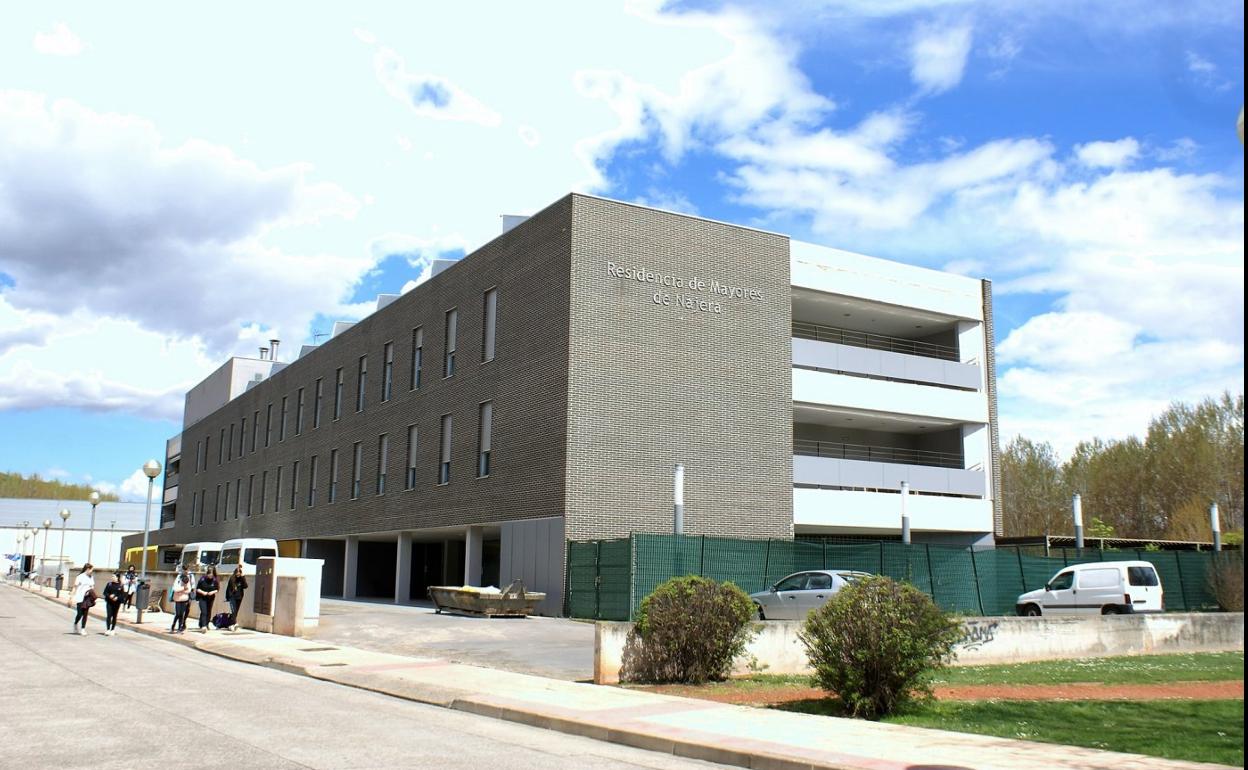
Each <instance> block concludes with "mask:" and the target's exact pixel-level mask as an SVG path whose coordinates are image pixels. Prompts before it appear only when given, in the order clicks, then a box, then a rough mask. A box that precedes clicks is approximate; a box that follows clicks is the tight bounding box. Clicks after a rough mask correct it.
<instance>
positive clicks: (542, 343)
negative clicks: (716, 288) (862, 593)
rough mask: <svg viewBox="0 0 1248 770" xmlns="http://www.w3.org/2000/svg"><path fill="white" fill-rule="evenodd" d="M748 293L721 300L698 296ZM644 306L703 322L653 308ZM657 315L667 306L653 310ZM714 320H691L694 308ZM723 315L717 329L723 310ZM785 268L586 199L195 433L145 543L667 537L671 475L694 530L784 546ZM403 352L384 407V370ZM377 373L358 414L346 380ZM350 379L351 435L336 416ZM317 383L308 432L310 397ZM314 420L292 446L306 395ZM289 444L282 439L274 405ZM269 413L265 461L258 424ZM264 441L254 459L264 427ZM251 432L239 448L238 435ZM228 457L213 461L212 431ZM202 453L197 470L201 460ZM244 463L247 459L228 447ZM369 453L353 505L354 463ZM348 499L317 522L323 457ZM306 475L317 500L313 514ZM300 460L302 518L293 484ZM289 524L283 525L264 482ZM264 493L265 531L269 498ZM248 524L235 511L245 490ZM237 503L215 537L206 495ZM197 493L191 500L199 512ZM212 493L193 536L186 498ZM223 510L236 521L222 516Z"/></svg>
mask: <svg viewBox="0 0 1248 770" xmlns="http://www.w3.org/2000/svg"><path fill="white" fill-rule="evenodd" d="M608 261H610V262H612V263H615V264H618V265H619V266H621V268H642V269H645V270H651V271H655V272H657V273H663V274H671V275H675V276H678V277H680V278H681V279H682V280H688V279H689V278H691V277H698V278H701V279H702V280H704V281H706V282H707V283H708V286H706V287H704V288H702V289H701V290H698V289H695V290H693V291H689V290H688V289H681V288H676V287H664V286H662V285H656V284H653V283H649V282H644V281H643V282H638V281H635V280H628V279H624V278H619V277H616V276H614V275H611V274H609V273H608V270H607V262H608ZM711 281H718V282H720V283H722V284H726V285H728V286H730V287H741V288H743V289H745V290H746V291H747V292H748V291H754V292H757V295H755V296H749V295H747V296H723V295H719V294H715V293H713V291H712V289H711V287H710V286H709V283H710V282H711ZM491 288H496V289H497V291H498V321H497V343H496V356H495V359H494V360H493V361H490V362H482V361H481V357H482V355H481V354H482V319H483V312H482V310H483V298H484V294H485V292H486V291H487V290H489V289H491ZM656 290H662V291H663V292H664V293H668V294H671V295H673V297H672V298H670V300H669V301H670V302H672V303H675V302H677V300H676V299H675V295H688V296H689V297H692V298H693V301H694V303H695V305H694V306H693V307H694V309H684V308H682V307H680V306H678V305H676V304H668V305H663V304H655V302H654V300H653V295H654V293H655V291H656ZM661 300H662V298H661ZM698 302H705V303H707V304H706V305H703V306H701V309H698V306H697V304H696V303H698ZM711 303H714V305H715V306H718V309H719V312H715V310H714V307H713V306H712V304H711ZM451 308H457V309H458V311H459V329H458V345H457V351H456V372H455V375H454V376H453V377H450V378H445V379H444V378H443V377H442V366H443V355H444V332H443V328H444V321H445V313H446V311H447V310H449V309H451ZM789 326H790V311H789V253H788V241H787V239H786V238H784V237H783V236H779V235H773V234H768V233H764V232H760V231H756V230H750V229H747V228H742V227H735V226H731V225H726V224H719V223H714V222H708V221H706V220H701V219H697V218H692V217H684V216H680V215H676V214H670V213H664V212H659V211H654V210H650V209H646V208H641V207H637V206H631V205H627V204H622V203H616V202H611V201H606V200H602V199H598V198H592V197H587V196H580V195H571V196H567V197H565V198H563V199H561V200H560V201H558V202H556V203H555V204H553V205H551V206H550V207H548V208H547V209H545V210H543V211H542V212H540V213H538V214H536V215H534V216H533V217H531V218H529V219H528V220H527V221H525V222H524V223H522V224H520V225H519V226H517V227H516V228H514V229H512V230H510V231H509V232H507V233H506V234H504V235H502V236H500V237H498V238H496V239H494V240H493V241H491V242H490V243H488V244H486V245H485V246H483V247H482V248H480V249H478V250H477V251H475V252H473V253H472V254H471V255H469V256H467V257H465V258H464V259H463V260H461V261H460V262H459V263H457V264H456V265H454V266H452V267H450V268H448V269H447V270H446V271H444V272H442V273H441V274H439V275H437V276H434V277H433V278H431V279H430V280H429V281H427V282H426V283H424V284H422V285H421V286H418V287H416V288H415V289H413V290H412V291H410V292H408V293H407V294H405V295H403V296H401V297H400V298H398V299H397V300H395V301H394V302H393V303H391V304H390V305H388V306H386V307H385V308H383V309H381V310H379V311H377V312H375V313H373V314H372V315H370V316H368V317H366V318H365V319H363V320H362V321H360V322H359V323H358V324H356V325H355V326H353V327H351V328H350V329H348V330H347V331H345V332H343V333H341V334H339V335H338V336H336V337H334V338H332V339H330V340H327V341H326V342H325V343H324V344H322V345H321V346H320V347H318V348H317V349H315V350H313V351H312V352H310V353H309V354H308V355H306V356H304V357H303V358H300V359H299V360H296V361H294V362H292V363H290V364H289V365H288V366H286V367H285V368H284V369H282V370H281V371H280V372H278V373H276V374H274V375H272V376H271V377H269V378H268V379H267V380H265V381H263V382H261V383H259V384H258V385H256V386H254V387H252V388H251V389H250V390H248V391H247V392H246V393H244V394H243V395H241V396H239V397H237V398H235V399H234V400H233V401H231V402H230V403H228V404H226V405H225V406H224V407H222V408H220V409H218V410H217V411H215V412H213V413H212V414H210V415H209V416H207V417H205V418H204V419H202V420H200V421H199V422H197V423H196V424H194V425H192V426H191V427H189V428H187V429H186V430H185V432H184V434H183V437H182V458H183V459H182V465H181V473H180V486H179V497H178V502H177V513H176V525H175V527H174V528H172V529H167V530H160V531H157V532H153V533H152V535H153V536H152V542H153V543H157V544H166V543H187V542H194V541H202V540H225V539H228V538H231V537H242V536H249V537H273V538H277V539H296V538H323V537H336V536H342V535H346V534H355V535H367V534H368V533H381V532H394V531H397V530H416V529H425V528H434V527H444V526H446V527H450V526H458V525H464V524H477V523H491V522H503V521H515V520H521V519H533V518H542V517H550V516H566V517H567V518H566V527H567V529H566V531H567V537H568V538H569V539H583V538H591V537H609V536H615V535H622V534H626V533H627V532H629V531H667V530H669V529H670V527H671V503H672V500H671V470H672V467H671V466H672V464H673V463H675V462H683V463H684V464H685V466H686V468H687V482H686V509H687V513H686V531H688V532H690V533H692V534H701V533H706V534H722V535H732V536H752V537H767V536H771V537H787V536H790V535H791V534H792V484H791V465H792V453H791V446H790V442H791V429H792V411H791V409H792V406H791V385H790V367H789V355H790V353H789ZM417 327H421V328H423V330H424V359H423V371H422V382H421V387H420V388H419V389H418V390H414V391H413V390H409V387H408V380H409V370H410V365H411V339H412V332H413V329H415V328H417ZM387 342H392V343H393V346H394V366H393V380H392V397H391V399H390V400H389V401H387V402H383V401H382V397H381V396H382V378H383V350H384V346H385V344H386V343H387ZM365 355H366V356H367V357H368V359H367V360H368V377H367V382H366V386H365V393H366V405H365V408H364V410H363V411H362V412H357V411H356V409H355V405H356V398H357V393H356V373H357V364H358V361H359V358H360V356H365ZM340 367H341V368H342V370H343V379H344V388H343V398H342V402H343V405H342V415H341V417H340V418H339V419H338V420H334V419H333V418H332V409H333V401H334V382H335V373H336V370H337V369H338V368H340ZM318 378H319V379H321V380H322V383H323V403H322V406H321V420H320V425H319V427H315V428H314V427H312V426H313V411H314V410H315V389H316V381H317V379H318ZM300 388H303V389H304V410H305V415H304V420H303V429H302V432H301V434H300V435H298V436H296V435H294V425H295V421H296V410H297V400H298V390H299V389H300ZM283 397H286V398H288V404H289V405H288V410H289V411H288V417H287V420H288V427H287V433H286V438H285V440H283V441H278V431H279V429H278V425H277V424H278V422H279V421H280V412H281V400H282V398H283ZM484 401H493V403H494V423H493V447H492V450H493V451H492V462H491V465H492V468H491V473H490V475H489V477H488V478H477V477H476V460H477V428H478V407H479V405H480V403H481V402H484ZM270 404H271V405H272V407H273V415H274V416H273V421H274V426H273V429H272V439H271V442H270V446H269V447H267V448H265V447H264V446H263V444H264V434H265V425H264V423H265V413H266V410H267V408H268V406H269V405H270ZM257 411H258V412H259V413H260V421H261V425H260V429H259V441H258V445H257V448H256V450H255V452H254V453H253V452H252V451H251V449H250V445H251V437H250V434H251V431H252V425H253V423H254V420H255V414H256V412H257ZM445 414H451V415H453V418H454V434H453V441H452V460H451V481H450V482H449V483H448V484H445V485H439V484H438V483H437V482H438V460H439V458H438V451H439V425H440V421H441V417H442V415H445ZM243 418H246V419H247V422H248V426H247V433H246V435H243V436H241V437H240V433H239V431H240V425H241V422H242V420H243ZM412 424H415V425H417V426H418V429H419V439H420V440H419V444H418V459H417V463H416V474H417V478H416V485H415V488H414V489H413V490H410V491H409V490H405V489H404V481H405V466H406V453H407V447H406V444H407V427H408V426H409V425H412ZM231 425H233V426H234V428H233V431H234V440H233V449H232V451H231V453H230V455H231V457H232V459H229V460H226V461H224V462H222V463H218V462H217V444H218V443H219V441H220V435H221V430H222V428H224V429H225V430H226V435H227V437H228V435H229V434H230V430H231V428H230V426H231ZM383 433H384V434H387V435H388V436H389V440H390V443H389V460H388V463H387V481H386V492H385V494H384V495H378V494H376V477H377V459H378V454H377V453H378V437H379V436H380V435H381V434H383ZM209 437H210V444H211V449H210V450H209V452H208V457H207V467H206V468H203V469H197V468H196V454H197V445H199V444H200V443H201V442H203V441H204V440H205V438H209ZM240 438H241V440H242V441H243V443H244V445H245V447H246V451H245V452H244V454H243V456H241V457H240V456H239V451H238V446H239V441H240ZM355 442H360V444H361V445H362V447H363V470H362V474H361V494H360V497H359V498H358V499H355V500H353V499H350V492H351V471H352V447H353V445H354V443H355ZM331 449H337V450H338V456H339V468H338V499H337V500H336V501H335V502H334V503H329V502H328V494H329V487H330V482H329V473H330V450H331ZM313 456H316V457H317V458H318V459H317V464H318V473H317V477H318V478H317V484H316V487H317V501H316V504H315V505H314V506H311V507H309V506H308V504H307V502H308V501H307V495H308V482H309V467H310V464H311V458H312V457H313ZM295 461H298V462H299V475H300V478H299V483H298V487H297V499H296V505H295V508H294V509H293V510H292V509H291V507H290V491H291V475H290V474H291V470H292V465H293V463H294V462H295ZM279 466H280V467H281V468H282V490H281V506H280V509H279V510H277V511H274V510H273V501H274V484H275V476H276V470H277V468H278V467H279ZM264 471H268V473H269V480H268V494H267V496H266V499H265V504H264V507H263V512H262V513H260V512H258V510H259V503H258V496H259V487H260V484H261V477H262V473H263V472H264ZM253 475H254V477H255V481H254V482H251V486H252V487H253V492H252V496H251V505H250V506H247V505H245V504H244V505H243V506H241V507H242V508H243V510H244V512H245V511H248V510H249V513H244V512H236V511H235V509H234V502H233V501H234V495H235V485H237V484H238V483H239V482H240V480H241V483H242V485H243V491H242V496H243V498H246V496H247V490H248V486H249V479H250V478H251V477H252V476H253ZM226 482H229V483H230V485H231V486H230V498H229V500H228V501H226V502H223V503H221V505H220V507H219V509H216V510H217V513H216V516H215V520H214V505H215V498H216V491H217V488H218V485H220V487H221V489H222V495H223V496H224V488H225V484H226ZM195 493H198V494H195ZM202 495H206V500H205V501H204V503H203V523H199V522H198V519H199V517H198V516H195V517H194V518H195V522H194V523H192V516H193V514H192V510H191V507H192V500H193V498H195V497H199V496H202ZM227 510H228V513H227Z"/></svg>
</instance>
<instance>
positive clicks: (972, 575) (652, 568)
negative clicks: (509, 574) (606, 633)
mask: <svg viewBox="0 0 1248 770" xmlns="http://www.w3.org/2000/svg"><path fill="white" fill-rule="evenodd" d="M1214 556H1215V555H1214V554H1213V553H1211V552H1208V551H1134V550H1132V551H1123V550H1101V549H1090V548H1085V549H1084V550H1083V552H1082V553H1079V552H1077V551H1076V550H1075V549H1073V548H1060V549H1058V548H1055V549H1051V550H1050V551H1049V552H1048V554H1047V555H1046V554H1045V549H1044V548H1043V547H1037V546H1021V547H1015V546H1008V547H1002V548H990V549H983V550H974V549H969V548H960V547H957V546H944V545H928V544H912V545H904V544H902V543H900V542H896V541H876V542H870V541H854V542H838V541H835V540H832V539H826V540H815V539H807V540H747V539H739V538H725V537H702V536H690V535H646V534H637V535H633V536H631V537H628V538H620V539H617V540H597V541H589V542H570V543H568V555H567V565H568V568H567V586H566V591H565V607H564V609H565V612H566V613H567V615H568V616H570V617H574V618H594V619H598V620H629V619H631V618H633V617H634V616H635V615H636V612H637V609H638V607H639V606H640V603H641V600H642V599H644V598H645V597H646V596H647V595H649V594H650V592H652V591H653V590H654V589H655V587H656V586H658V585H659V584H660V583H662V582H663V581H665V580H668V579H669V578H672V577H676V576H679V575H702V576H705V577H708V578H712V579H714V580H719V581H732V582H733V583H736V584H737V585H738V586H740V587H741V588H742V589H743V590H745V591H746V592H747V593H754V592H756V591H765V590H767V588H768V587H769V586H771V585H774V584H775V583H776V582H778V581H779V580H780V579H781V578H783V577H785V576H786V575H790V574H792V573H794V572H802V571H805V570H814V569H833V570H854V571H858V572H869V573H872V574H876V575H887V576H889V577H891V578H893V579H894V580H901V581H905V582H907V583H910V584H912V585H914V586H915V587H917V588H918V589H919V590H921V591H923V592H925V593H927V594H928V595H929V596H931V597H932V599H933V600H934V601H935V602H936V603H937V604H938V605H940V607H941V608H943V609H945V610H946V611H949V612H956V613H959V614H962V615H1011V614H1013V613H1014V611H1015V608H1014V602H1015V600H1016V599H1017V598H1018V595H1019V594H1021V593H1024V592H1026V591H1030V590H1034V589H1037V588H1041V587H1043V586H1044V584H1045V582H1046V581H1048V580H1049V578H1051V577H1053V575H1054V574H1056V573H1057V572H1058V571H1059V570H1061V569H1062V568H1064V567H1067V566H1069V565H1071V564H1078V563H1085V562H1095V561H1118V560H1134V559H1138V560H1142V561H1147V562H1151V563H1152V564H1153V565H1154V566H1155V567H1156V568H1157V573H1158V575H1159V576H1160V577H1161V583H1162V586H1163V587H1164V588H1165V601H1166V609H1167V610H1171V611H1195V610H1216V609H1217V606H1218V605H1217V601H1216V600H1215V598H1214V596H1213V593H1212V589H1211V588H1210V583H1209V577H1208V575H1209V570H1210V568H1211V565H1212V564H1213V563H1214ZM1221 558H1227V557H1226V555H1225V554H1223V555H1222V557H1221ZM1231 558H1237V559H1239V560H1240V561H1239V562H1238V563H1240V564H1242V558H1243V557H1242V554H1240V555H1236V556H1234V557H1231Z"/></svg>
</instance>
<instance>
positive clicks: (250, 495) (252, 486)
mask: <svg viewBox="0 0 1248 770" xmlns="http://www.w3.org/2000/svg"><path fill="white" fill-rule="evenodd" d="M255 494H256V474H254V473H253V474H251V475H250V476H248V477H247V507H246V508H245V509H244V510H243V515H244V516H250V515H251V501H252V500H254V499H255Z"/></svg>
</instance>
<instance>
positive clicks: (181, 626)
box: [169, 569, 192, 634]
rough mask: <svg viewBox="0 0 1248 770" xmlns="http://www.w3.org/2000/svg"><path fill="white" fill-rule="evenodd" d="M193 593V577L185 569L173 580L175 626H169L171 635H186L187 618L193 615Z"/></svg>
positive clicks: (172, 593) (171, 592) (171, 590)
mask: <svg viewBox="0 0 1248 770" xmlns="http://www.w3.org/2000/svg"><path fill="white" fill-rule="evenodd" d="M191 591H192V588H191V576H190V574H189V573H188V572H187V571H186V570H185V569H183V570H181V571H179V572H178V576H177V577H176V578H174V579H173V588H172V589H170V594H171V598H172V599H173V625H171V626H169V633H171V634H173V633H178V634H185V633H186V618H187V616H188V615H190V614H191Z"/></svg>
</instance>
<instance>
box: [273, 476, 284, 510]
mask: <svg viewBox="0 0 1248 770" xmlns="http://www.w3.org/2000/svg"><path fill="white" fill-rule="evenodd" d="M275 481H276V483H275V484H274V485H273V512H274V513H277V512H278V511H280V510H282V466H280V465H279V466H277V477H276V479H275Z"/></svg>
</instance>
